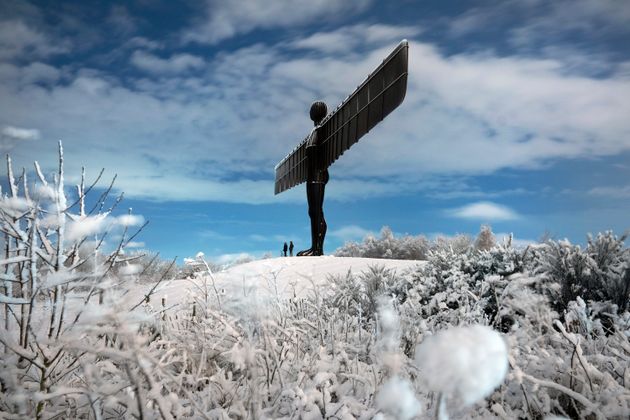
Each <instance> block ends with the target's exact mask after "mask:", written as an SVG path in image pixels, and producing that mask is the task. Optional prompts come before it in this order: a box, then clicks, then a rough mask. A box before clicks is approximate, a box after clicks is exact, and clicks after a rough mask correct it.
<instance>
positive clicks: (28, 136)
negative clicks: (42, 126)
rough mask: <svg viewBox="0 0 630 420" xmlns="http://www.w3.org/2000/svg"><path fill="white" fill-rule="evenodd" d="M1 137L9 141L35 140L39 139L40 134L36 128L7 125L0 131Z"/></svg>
mask: <svg viewBox="0 0 630 420" xmlns="http://www.w3.org/2000/svg"><path fill="white" fill-rule="evenodd" d="M2 137H5V138H7V139H9V140H37V139H39V137H40V133H39V130H38V129H36V128H20V127H13V126H10V125H7V126H5V127H4V128H3V129H2Z"/></svg>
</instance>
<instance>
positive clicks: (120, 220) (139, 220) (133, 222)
mask: <svg viewBox="0 0 630 420" xmlns="http://www.w3.org/2000/svg"><path fill="white" fill-rule="evenodd" d="M116 223H117V224H118V225H120V226H123V227H130V226H140V225H142V224H143V223H144V217H143V216H139V215H135V214H124V215H122V216H118V217H117V218H116Z"/></svg>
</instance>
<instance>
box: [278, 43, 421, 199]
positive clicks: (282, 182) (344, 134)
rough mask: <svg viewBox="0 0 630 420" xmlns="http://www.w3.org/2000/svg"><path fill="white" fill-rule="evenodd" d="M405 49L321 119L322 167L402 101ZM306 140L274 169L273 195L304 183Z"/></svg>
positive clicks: (401, 46)
mask: <svg viewBox="0 0 630 420" xmlns="http://www.w3.org/2000/svg"><path fill="white" fill-rule="evenodd" d="M408 50H409V44H408V43H407V41H402V42H401V43H400V44H398V46H397V47H396V49H394V51H393V52H392V53H391V54H390V55H389V56H388V57H387V58H386V59H385V60H383V62H382V63H381V64H380V65H379V66H378V67H377V68H376V70H374V71H373V72H372V73H371V74H370V75H369V76H368V77H367V79H365V81H363V83H361V84H360V85H359V87H357V88H356V90H355V91H354V92H352V94H350V96H348V97H347V98H346V99H345V100H344V101H343V102H342V103H341V105H339V106H338V107H337V108H336V109H335V111H334V112H332V113H330V114H329V115H328V116H326V118H324V120H323V121H322V123H321V125H320V130H319V131H318V134H319V135H321V136H322V137H323V139H324V140H323V141H322V143H321V145H322V148H323V153H324V163H325V165H326V167H328V166H330V165H331V164H332V163H333V162H334V161H335V160H337V159H338V158H339V156H341V155H342V154H343V153H344V152H345V151H346V150H348V149H349V148H350V147H351V146H352V145H353V144H355V143H356V142H357V141H359V139H360V138H361V137H363V135H365V134H366V133H367V132H368V131H370V130H371V129H372V128H373V127H374V126H375V125H376V124H378V123H379V122H381V121H382V120H383V119H384V118H385V117H386V116H387V115H388V114H389V113H390V112H392V111H393V110H394V109H396V108H397V107H398V105H400V104H401V103H402V101H403V100H404V99H405V94H406V92H407V71H408V70H407V69H408ZM307 140H308V137H307V138H306V139H304V140H303V141H302V142H301V143H300V144H299V145H298V147H296V148H295V149H294V150H293V151H292V152H291V153H290V154H289V155H288V156H287V157H286V158H284V159H283V160H282V161H281V162H280V163H279V164H278V165H277V166H276V184H275V193H276V194H279V193H281V192H282V191H285V190H288V189H289V188H292V187H294V186H296V185H298V184H301V183H302V182H304V181H306V150H305V149H306V141H307Z"/></svg>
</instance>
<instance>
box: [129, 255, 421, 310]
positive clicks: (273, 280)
mask: <svg viewBox="0 0 630 420" xmlns="http://www.w3.org/2000/svg"><path fill="white" fill-rule="evenodd" d="M419 264H424V262H423V261H413V260H390V259H380V258H351V257H335V256H321V257H281V258H269V259H263V260H257V261H251V262H248V263H245V264H239V265H236V266H233V267H230V268H228V269H226V270H224V271H219V272H216V273H212V276H211V277H210V276H205V275H204V276H201V277H198V278H196V279H175V280H171V281H168V282H164V284H161V285H159V286H158V287H157V288H155V290H154V291H153V293H154V294H153V296H152V299H154V300H155V301H161V300H162V298H166V304H167V306H171V305H174V304H178V303H181V302H183V301H185V300H186V298H188V297H190V296H191V294H195V293H199V291H200V290H202V289H203V288H204V287H205V286H206V283H208V284H207V285H208V286H210V287H212V278H213V279H214V287H216V289H217V291H218V292H219V293H220V294H222V295H226V296H239V295H243V294H244V293H247V294H254V295H256V296H258V297H259V298H261V299H265V298H275V297H280V298H283V299H286V298H292V297H306V296H307V295H308V294H309V293H310V292H312V291H313V290H314V288H317V287H320V288H322V287H323V288H325V287H327V285H328V281H329V279H330V278H331V277H334V276H343V275H346V274H347V273H348V272H350V273H352V274H355V275H356V274H360V273H362V272H365V271H367V270H369V268H370V267H383V268H385V269H387V270H390V271H391V272H392V273H393V274H403V273H407V272H409V271H410V270H411V269H413V268H414V267H416V266H418V265H419ZM152 287H153V285H146V286H145V287H143V288H140V289H139V290H138V291H136V292H134V293H135V295H136V296H138V297H141V296H142V295H144V294H146V293H148V292H149V291H150V290H151V289H152ZM212 292H213V293H214V290H212Z"/></svg>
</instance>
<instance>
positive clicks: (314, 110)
mask: <svg viewBox="0 0 630 420" xmlns="http://www.w3.org/2000/svg"><path fill="white" fill-rule="evenodd" d="M326 114H328V108H327V107H326V104H325V103H324V102H322V101H316V102H313V105H311V120H312V121H313V122H314V123H315V125H319V123H320V122H322V120H323V119H324V117H325V116H326Z"/></svg>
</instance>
